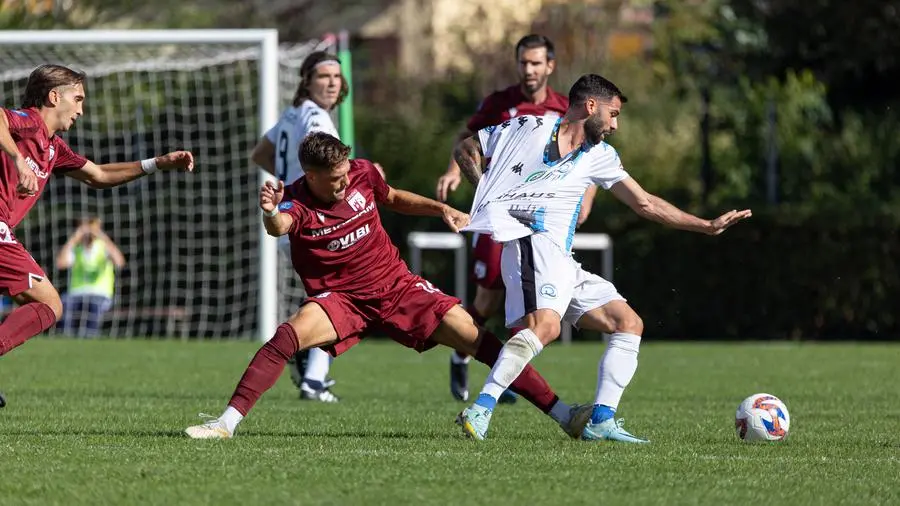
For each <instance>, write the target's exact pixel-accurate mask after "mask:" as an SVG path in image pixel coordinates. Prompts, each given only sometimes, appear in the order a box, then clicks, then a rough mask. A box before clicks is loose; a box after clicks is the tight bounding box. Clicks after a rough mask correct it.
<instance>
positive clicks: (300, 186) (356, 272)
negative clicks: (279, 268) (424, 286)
mask: <svg viewBox="0 0 900 506" xmlns="http://www.w3.org/2000/svg"><path fill="white" fill-rule="evenodd" d="M348 176H349V179H350V184H349V186H347V189H346V191H345V192H344V195H345V196H344V199H342V200H339V201H337V202H332V203H324V202H321V201H319V200H318V199H316V198H315V197H314V196H313V195H312V194H311V193H310V191H309V188H308V187H307V185H306V177H305V176H303V177H301V178H300V179H298V180H297V181H295V182H294V183H292V184H291V185H290V186H288V187H287V188H286V189H285V192H284V199H282V202H281V204H279V205H278V209H279V210H281V212H283V213H287V214H289V215H290V216H291V217H292V218H293V219H294V222H293V224H292V225H291V229H290V231H288V238H289V239H290V241H291V262H292V263H293V264H294V270H295V271H297V274H299V275H300V279H302V280H303V285H304V286H305V287H306V292H307V294H309V295H310V296H314V295H319V294H321V293H323V292H372V291H373V290H377V289H378V288H381V287H384V286H385V285H388V284H390V283H391V282H392V280H395V279H396V278H397V275H398V274H399V273H403V272H408V271H409V269H408V268H407V266H406V264H405V263H404V262H403V260H401V259H400V252H399V251H398V250H397V247H396V246H394V244H393V243H392V242H391V239H390V237H388V235H387V232H386V231H385V230H384V227H382V225H381V218H380V217H379V215H378V208H377V207H376V206H375V204H376V202H383V201H384V199H385V198H387V194H388V191H389V190H390V187H389V186H388V185H387V183H386V182H385V181H384V178H382V177H381V174H379V173H378V169H376V168H375V166H374V165H373V164H372V162H370V161H368V160H362V159H354V160H350V172H349V173H348Z"/></svg>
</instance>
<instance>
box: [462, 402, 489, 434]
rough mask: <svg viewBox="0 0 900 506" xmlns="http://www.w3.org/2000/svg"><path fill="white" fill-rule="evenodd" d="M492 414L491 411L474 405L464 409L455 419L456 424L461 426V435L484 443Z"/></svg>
mask: <svg viewBox="0 0 900 506" xmlns="http://www.w3.org/2000/svg"><path fill="white" fill-rule="evenodd" d="M492 413H493V411H492V410H490V409H488V408H486V407H484V406H479V405H478V404H474V405H472V406H471V407H468V408H466V409H464V410H463V411H462V413H460V414H459V415H458V416H457V417H456V423H457V424H459V425H461V426H462V428H463V433H465V435H466V436H468V437H470V438H473V439H476V440H478V441H484V439H485V438H486V437H487V431H488V426H489V425H490V424H491V414H492Z"/></svg>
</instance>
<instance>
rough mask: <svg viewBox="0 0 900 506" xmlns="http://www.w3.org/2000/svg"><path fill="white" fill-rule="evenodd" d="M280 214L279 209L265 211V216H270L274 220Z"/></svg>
mask: <svg viewBox="0 0 900 506" xmlns="http://www.w3.org/2000/svg"><path fill="white" fill-rule="evenodd" d="M276 214H278V208H277V207H276V208H275V209H272V210H271V211H263V215H265V216H268V217H269V218H274V217H275V215H276Z"/></svg>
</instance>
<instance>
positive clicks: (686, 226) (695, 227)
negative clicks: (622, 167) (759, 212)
mask: <svg viewBox="0 0 900 506" xmlns="http://www.w3.org/2000/svg"><path fill="white" fill-rule="evenodd" d="M610 191H611V192H612V194H613V195H615V196H616V198H617V199H619V200H621V201H622V202H623V203H625V204H626V205H627V206H628V207H630V208H631V209H632V210H633V211H634V212H635V213H637V214H638V215H639V216H641V217H642V218H646V219H648V220H651V221H655V222H657V223H662V224H663V225H666V226H669V227H672V228H677V229H680V230H688V231H690V232H699V233H701V234H707V235H719V234H721V233H722V232H724V231H725V230H726V229H727V228H728V227H730V226H732V225H734V224H735V223H737V222H739V221H741V220H743V219H745V218H749V217H750V216H751V215H752V213H751V212H750V210H749V209H745V210H743V211H729V212H727V213H725V214H723V215H722V216H719V217H718V218H716V219H714V220H705V219H703V218H698V217H697V216H694V215H693V214H690V213H686V212H684V211H682V210H681V209H678V208H677V207H675V206H673V205H672V204H670V203H668V202H666V201H665V200H663V199H661V198H659V197H657V196H656V195H653V194H651V193H648V192H647V191H645V190H644V189H643V188H641V185H639V184H638V183H637V181H635V180H634V179H633V178H626V179H624V180H622V181H619V182H618V183H616V184H615V185H613V187H612V188H611V189H610Z"/></svg>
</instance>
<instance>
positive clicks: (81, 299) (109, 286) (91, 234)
mask: <svg viewBox="0 0 900 506" xmlns="http://www.w3.org/2000/svg"><path fill="white" fill-rule="evenodd" d="M123 267H125V256H124V255H123V254H122V251H121V250H120V249H119V247H118V246H116V243H114V242H113V240H112V239H110V238H109V236H108V235H106V233H105V232H104V231H103V228H102V227H101V222H100V218H96V217H92V218H87V219H84V220H82V221H81V223H80V224H79V225H78V228H76V229H75V231H74V232H73V233H72V235H71V236H69V240H68V241H66V243H65V244H64V245H63V247H62V249H60V250H59V253H58V254H57V255H56V268H57V269H59V270H62V271H65V270H68V271H69V289H68V290H67V291H66V293H65V295H63V297H62V301H63V308H64V311H63V318H62V321H61V324H62V325H61V327H62V331H63V332H64V333H65V334H68V335H74V336H78V337H95V336H97V334H99V333H100V326H101V325H102V323H103V314H104V313H106V312H107V311H109V309H110V308H111V307H112V303H113V295H114V294H115V288H116V270H117V269H121V268H123Z"/></svg>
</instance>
